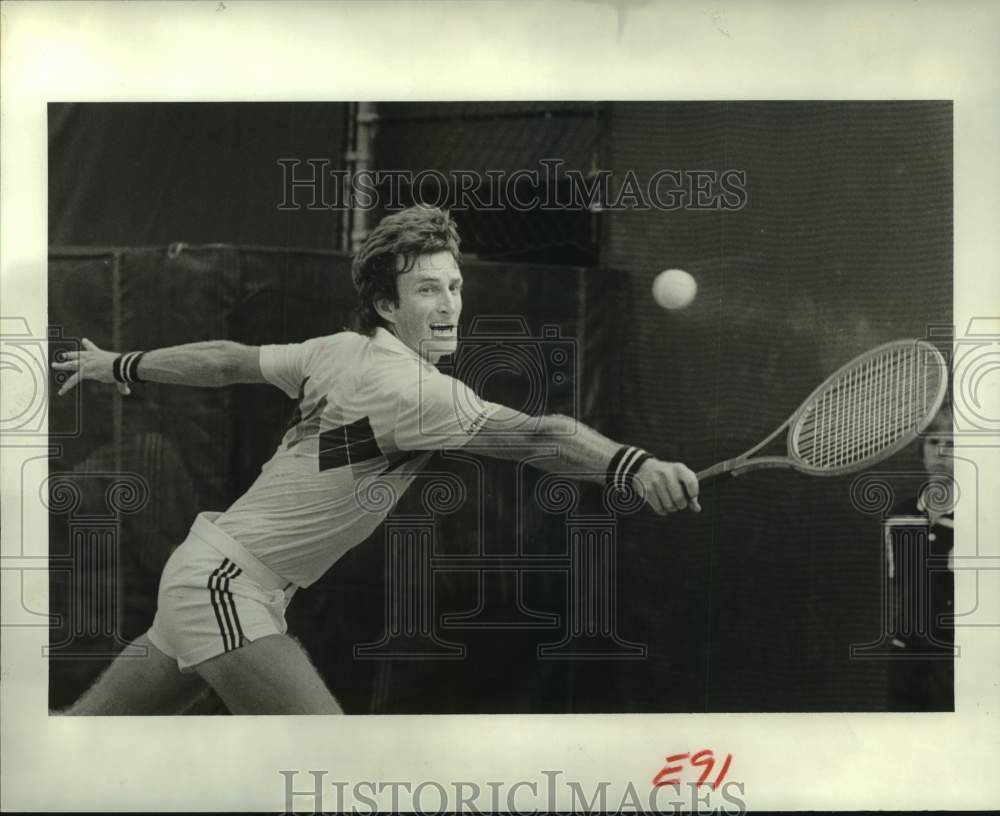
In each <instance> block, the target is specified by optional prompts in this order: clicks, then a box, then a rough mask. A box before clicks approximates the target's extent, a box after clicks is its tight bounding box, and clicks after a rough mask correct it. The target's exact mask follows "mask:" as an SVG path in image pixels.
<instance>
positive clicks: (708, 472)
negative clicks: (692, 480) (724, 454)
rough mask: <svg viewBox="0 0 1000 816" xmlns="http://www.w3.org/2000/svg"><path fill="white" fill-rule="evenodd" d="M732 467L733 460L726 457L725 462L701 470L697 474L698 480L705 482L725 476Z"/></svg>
mask: <svg viewBox="0 0 1000 816" xmlns="http://www.w3.org/2000/svg"><path fill="white" fill-rule="evenodd" d="M732 469H733V460H732V459H726V460H725V461H724V462H719V463H717V464H714V465H712V467H710V468H706V469H705V470H702V471H699V472H698V474H697V476H698V481H699V482H705V481H707V480H709V479H714V478H716V477H717V476H723V475H725V474H726V473H729V471H731V470H732Z"/></svg>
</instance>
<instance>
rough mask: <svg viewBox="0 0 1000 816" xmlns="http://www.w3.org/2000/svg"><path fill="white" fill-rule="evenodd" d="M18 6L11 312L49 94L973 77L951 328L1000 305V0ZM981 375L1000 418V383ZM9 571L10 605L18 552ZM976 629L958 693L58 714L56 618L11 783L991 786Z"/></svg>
mask: <svg viewBox="0 0 1000 816" xmlns="http://www.w3.org/2000/svg"><path fill="white" fill-rule="evenodd" d="M0 14H2V26H3V29H2V60H3V64H2V88H0V100H2V116H0V139H2V146H0V150H2V153H0V162H2V164H0V168H2V173H0V206H2V213H3V221H2V226H0V270H2V278H0V286H2V290H0V295H2V309H0V311H2V314H3V316H24V317H27V319H28V322H29V324H30V327H31V328H32V330H34V331H36V332H38V331H44V327H45V326H46V324H47V312H46V265H47V240H46V223H47V209H46V207H47V201H46V189H47V184H46V153H47V138H46V137H47V130H46V104H47V103H48V102H52V101H62V102H66V101H154V100H155V101H168V100H169V101H189V100H230V101H232V100H245V101H257V100H261V101H264V100H282V101H296V100H299V101H307V100H308V101H322V100H331V101H332V100H401V99H415V100H448V99H467V100H472V99H505V100H512V99H543V100H545V99H552V100H568V99H596V100H615V99H635V100H638V99H643V100H695V99H697V100H713V99H720V100H735V99H951V100H954V117H955V118H954V126H955V131H954V132H955V198H956V208H955V301H954V319H955V325H956V330H957V332H958V333H959V334H961V333H962V332H963V331H964V330H965V328H966V326H967V325H968V323H969V320H970V319H971V318H973V317H983V316H991V315H1000V292H998V288H1000V287H998V283H997V281H998V277H1000V276H998V272H1000V263H998V261H1000V230H998V229H997V223H998V216H1000V173H998V162H997V159H998V156H1000V49H998V48H997V43H998V42H1000V8H998V7H997V5H996V4H995V3H991V2H941V1H934V2H928V1H927V0H919V2H918V1H917V0H912V1H911V0H906V1H905V2H904V1H903V0H898V1H891V2H884V3H878V4H874V3H859V2H853V3H852V2H848V3H839V4H829V5H825V4H820V3H815V4H814V3H800V4H796V3H791V2H789V3H780V2H773V3H762V2H743V3H736V2H729V3H710V4H708V3H705V4H702V3H694V2H686V3H673V4H646V3H644V2H643V0H633V1H632V2H629V0H617V2H615V0H576V1H575V2H574V1H571V0H556V1H555V2H544V3H543V2H529V1H528V0H525V2H502V1H501V0H481V1H480V2H466V3H459V2H454V1H452V2H449V1H448V0H443V1H442V2H437V1H436V0H432V1H430V2H419V3H418V2H406V1H405V0H393V1H388V0H387V1H386V2H378V3H362V2H339V3H324V2H313V3H308V2H306V3H296V2H250V1H248V0H222V2H220V0H206V2H159V3H156V2H152V3H151V2H127V3H118V2H104V3H91V2H64V3H45V2H7V3H4V4H3V6H2V11H0ZM994 378H995V375H994ZM993 383H994V385H995V383H996V380H995V379H994V380H993ZM5 387H6V386H5ZM6 396H7V397H12V396H13V397H14V398H16V397H17V395H12V394H11V393H10V392H9V391H8V392H7V394H6ZM984 396H985V397H986V398H988V399H989V400H992V404H991V405H987V406H984V411H985V412H986V414H987V415H988V416H990V417H996V416H998V412H997V407H998V404H1000V400H998V395H997V393H996V389H995V388H992V389H991V390H989V392H988V394H984ZM22 442H23V444H25V445H27V444H30V443H31V440H14V441H13V442H12V441H11V439H9V438H5V439H4V440H3V449H2V457H3V458H2V464H0V479H2V497H3V498H2V510H3V550H2V551H3V554H4V555H5V556H7V555H10V554H12V553H20V552H21V542H22V541H30V542H34V544H33V546H34V547H35V548H36V549H37V548H41V549H39V550H38V552H37V553H36V554H37V555H44V552H45V546H46V542H47V541H48V536H47V524H48V520H47V517H46V512H45V509H44V508H43V507H42V506H41V504H40V503H35V504H31V503H29V504H26V506H25V515H24V516H23V517H21V502H20V495H19V491H20V479H21V465H22V463H23V461H24V460H25V459H26V458H28V457H29V456H38V455H41V454H44V447H43V448H42V449H35V450H31V449H29V448H17V447H13V445H14V444H21V443H22ZM992 444H993V445H994V447H990V446H989V445H987V444H986V443H985V442H983V443H981V444H980V445H979V446H978V447H975V448H974V449H973V448H970V449H969V450H968V451H967V452H966V454H967V455H968V456H969V457H970V458H972V459H974V460H975V462H976V463H977V466H978V472H979V480H980V484H979V491H980V496H981V497H982V499H981V502H980V507H981V511H982V512H981V515H980V517H979V519H978V520H976V519H972V518H968V517H963V516H962V515H961V513H959V514H958V519H957V529H956V542H958V543H959V544H962V543H963V542H973V541H975V540H976V539H975V536H976V535H977V530H976V529H975V527H974V525H975V524H976V523H977V521H978V541H979V542H980V546H981V547H982V546H983V545H984V544H986V543H987V542H997V541H1000V532H998V531H1000V526H998V523H997V509H996V506H995V504H992V503H990V502H988V501H987V500H986V497H988V496H990V495H993V496H997V495H1000V484H998V481H1000V479H998V475H1000V467H998V449H997V447H996V445H1000V439H997V438H994V439H992ZM38 542H41V543H38ZM963 546H964V544H963ZM994 546H995V545H994ZM972 554H973V553H972V552H966V551H962V550H960V551H958V552H957V553H956V555H972ZM983 554H992V555H994V556H996V555H998V553H996V552H993V553H989V552H988V550H983ZM2 577H3V586H2V588H3V591H4V596H3V612H4V615H5V616H7V615H8V613H10V611H11V605H12V604H13V605H14V607H16V606H17V601H18V599H19V596H20V592H21V584H20V583H19V580H18V579H19V578H20V574H19V573H16V572H12V571H10V570H7V571H4V572H3V576H2ZM957 581H959V582H966V583H959V587H962V586H969V584H968V583H967V576H960V577H959V578H958V579H957ZM998 584H1000V573H998V572H994V573H993V575H992V576H990V575H988V574H987V575H986V576H985V577H983V578H981V579H980V592H981V593H982V592H987V593H988V592H994V593H995V594H997V595H1000V592H996V589H997V585H998ZM23 587H24V592H25V597H26V599H27V600H28V602H29V603H30V604H31V605H32V606H33V608H35V609H37V610H44V609H45V608H46V607H47V584H46V582H45V580H44V574H43V573H42V574H35V575H28V576H27V577H25V579H24V584H23ZM960 592H961V589H959V593H957V594H960ZM12 593H13V596H12ZM981 603H982V604H983V605H984V610H983V614H992V617H991V620H993V621H996V620H998V619H1000V610H998V608H997V606H996V605H995V604H994V605H992V606H989V604H988V603H987V599H981ZM987 606H989V608H988V609H987V608H986V607H987ZM14 612H15V613H16V612H17V609H16V608H15V609H14ZM6 620H9V618H7V617H5V621H6ZM956 634H957V639H958V643H959V646H960V648H961V650H962V656H961V657H960V658H959V659H958V660H957V661H956V713H955V714H954V715H952V714H921V715H889V714H884V715H883V714H851V715H838V714H808V715H801V714H798V715H781V714H757V715H751V714H744V715H722V714H714V715H686V714H671V715H615V716H583V715H579V716H530V717H529V716H479V717H471V716H469V717H463V716H433V717H430V716H421V717H397V716H385V717H365V716H359V717H346V718H343V719H330V718H321V717H297V718H282V717H257V718H249V717H232V718H229V717H218V718H212V719H211V720H206V719H204V718H183V717H170V718H157V719H145V718H143V719H138V718H137V719H131V718H117V719H116V718H87V719H70V718H60V717H51V718H50V717H48V716H47V714H46V708H47V693H48V683H47V665H46V662H45V661H44V659H43V658H42V657H41V652H42V647H43V646H44V645H45V643H46V641H47V635H48V631H47V629H46V628H45V627H43V626H38V627H10V626H4V627H3V629H2V631H0V637H2V652H0V660H2V684H0V705H2V709H0V713H2V733H0V744H2V768H3V774H2V777H0V780H2V781H0V784H2V805H3V807H4V809H12V810H94V811H112V810H128V809H136V810H262V811H271V812H278V811H281V810H283V809H284V800H283V790H284V788H283V780H282V778H281V777H280V775H279V774H278V771H279V770H280V769H298V770H300V771H301V772H302V774H301V775H300V780H301V782H300V784H302V785H304V784H306V783H307V781H308V777H307V776H306V774H305V772H306V771H308V770H322V769H325V770H328V771H329V775H328V777H327V778H328V779H330V780H332V779H339V780H354V781H356V780H365V779H371V780H379V779H394V780H403V779H410V780H414V781H420V780H427V779H437V780H440V781H457V780H467V781H477V782H479V783H480V784H481V785H485V783H486V782H487V781H489V780H501V779H506V780H514V779H526V780H541V779H542V778H543V777H542V775H541V772H542V771H543V770H556V769H558V770H561V771H563V773H564V777H563V779H575V780H580V781H586V780H601V779H606V780H610V781H612V782H613V783H614V785H615V787H616V788H617V789H622V788H623V787H624V785H625V784H626V783H627V782H632V783H633V784H634V785H636V787H637V788H638V789H639V790H640V791H645V790H647V788H646V787H645V786H647V785H648V783H649V780H651V778H652V777H653V775H654V774H655V773H656V772H657V771H658V770H659V768H660V767H661V766H662V764H663V758H664V756H665V755H667V754H669V753H673V752H679V751H686V750H697V749H698V748H702V747H709V748H713V749H714V750H715V751H716V752H717V753H732V754H733V755H734V763H733V767H732V770H731V771H730V774H729V778H730V779H731V780H738V781H742V782H743V783H744V784H745V792H744V798H745V800H746V802H747V805H748V806H749V807H750V808H751V809H753V810H762V809H779V810H780V809H821V810H825V809H883V808H893V809H895V808H900V809H927V808H931V809H933V808H947V809H966V808H970V809H977V808H988V807H996V806H1000V774H998V773H997V768H1000V740H998V739H997V733H998V729H1000V726H998V715H1000V704H998V703H1000V683H998V681H997V666H998V665H1000V628H998V627H982V628H961V629H959V630H958V631H957V633H956ZM664 694H669V689H664ZM251 746H253V749H252V750H251ZM430 801H434V800H433V799H431V800H430ZM613 804H616V803H613ZM613 804H612V806H613ZM327 806H328V807H332V803H331V802H328V803H327ZM557 806H558V807H560V808H563V809H565V808H567V807H569V806H570V803H569V801H568V800H563V801H560V802H558V803H557ZM300 807H304V804H303V803H301V802H300Z"/></svg>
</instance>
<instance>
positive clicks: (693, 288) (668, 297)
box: [653, 269, 698, 309]
mask: <svg viewBox="0 0 1000 816" xmlns="http://www.w3.org/2000/svg"><path fill="white" fill-rule="evenodd" d="M697 294H698V283H697V282H696V281H695V279H694V278H693V277H692V276H691V274H690V273H689V272H685V271H684V270H683V269H666V270H664V271H663V272H661V273H660V274H659V275H657V276H656V279H655V280H654V281H653V300H655V301H656V302H657V304H659V305H660V306H662V307H663V308H664V309H683V308H684V307H685V306H687V305H688V304H689V303H690V302H691V301H692V300H694V296H695V295H697Z"/></svg>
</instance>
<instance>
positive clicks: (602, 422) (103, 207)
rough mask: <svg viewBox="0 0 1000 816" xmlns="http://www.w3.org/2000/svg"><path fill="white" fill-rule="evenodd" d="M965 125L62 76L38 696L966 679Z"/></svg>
mask: <svg viewBox="0 0 1000 816" xmlns="http://www.w3.org/2000/svg"><path fill="white" fill-rule="evenodd" d="M951 131H952V116H951V105H950V103H948V102H933V101H930V102H922V101H921V102H773V103H762V102H746V103H740V102H707V103H686V102H682V103H651V102H649V103H647V102H640V103H588V104H581V103H567V102H532V103H502V102H497V103H436V104H435V103H371V102H358V103H345V104H297V103H292V104H266V103H248V104H206V103H199V104H169V103H161V104H109V105H101V104H93V103H77V104H67V105H52V106H50V107H49V205H50V206H49V250H50V260H49V281H48V292H49V301H48V302H49V325H50V326H59V327H60V328H61V330H62V334H63V336H62V338H61V339H60V343H61V344H64V348H62V349H60V350H59V351H58V352H57V353H56V357H57V358H58V359H56V360H54V361H53V363H52V368H53V369H54V370H55V371H56V372H57V375H56V376H57V378H59V379H61V385H60V386H59V390H58V391H57V393H56V394H55V396H53V398H52V404H51V406H50V417H51V420H50V422H51V425H50V428H51V431H52V432H54V433H56V434H58V433H60V432H61V431H63V430H64V429H65V430H69V427H70V424H71V423H72V422H74V421H75V420H76V418H77V413H76V409H77V405H78V404H79V406H80V409H81V414H82V420H81V423H80V433H79V434H78V435H77V436H75V437H74V438H73V439H72V441H67V443H66V444H65V445H64V446H63V449H62V452H61V455H60V456H58V457H54V458H53V459H52V461H51V463H50V475H49V492H50V512H51V516H50V524H49V536H50V540H49V552H50V554H51V556H50V557H51V559H52V562H51V564H50V581H51V583H50V587H51V595H50V603H51V604H52V611H53V612H54V613H55V614H56V615H57V617H58V619H59V620H60V621H61V622H62V625H61V626H58V627H53V628H52V630H51V640H50V658H51V661H52V662H51V663H50V671H49V684H50V692H49V693H50V703H51V705H52V707H53V709H55V710H59V711H65V712H66V713H70V714H176V713H180V712H182V711H185V710H188V709H189V707H193V709H192V710H194V711H198V712H200V713H213V712H214V713H222V712H231V713H235V714H319V713H337V712H339V711H344V712H347V713H357V714H447V713H467V714H491V713H508V712H509V713H526V714H531V713H553V714H555V713H588V712H591V713H618V712H640V713H654V712H669V711H682V712H732V711H880V710H886V708H901V709H902V710H912V711H928V710H936V711H947V710H952V709H953V701H952V695H953V689H952V680H951V673H952V666H951V662H952V659H953V657H952V649H951V637H950V634H948V631H949V630H950V628H951V627H950V626H946V625H945V623H944V621H943V617H944V616H945V615H947V614H949V613H953V607H952V598H951V596H952V594H953V592H952V588H951V586H950V584H949V582H948V581H947V576H946V575H945V574H944V571H943V569H942V568H939V567H941V566H942V565H939V564H938V563H937V561H936V560H935V561H933V562H932V561H931V559H932V558H933V559H942V558H943V559H947V556H948V555H949V552H950V547H948V546H947V545H946V542H947V541H949V540H950V537H951V526H950V516H951V512H952V511H951V508H950V507H947V506H944V505H946V504H947V499H948V495H947V494H948V493H949V492H950V484H949V482H948V481H947V474H948V471H949V468H950V458H949V453H950V450H949V441H950V439H949V437H950V426H951V422H950V419H949V417H950V407H949V395H948V385H949V377H948V372H947V368H946V363H945V359H944V356H943V353H942V352H941V351H939V350H938V347H939V346H940V347H942V348H944V347H945V345H946V344H947V343H950V342H951V339H952V338H951V336H950V334H945V333H944V331H943V330H944V329H947V328H948V327H950V326H951V324H952V313H951V304H952V287H953V272H952V254H951V233H952V208H951V200H952V188H953V185H952V170H951V168H952V141H951ZM140 179H141V180H142V181H143V183H142V184H139V183H138V182H139V180H140ZM229 201H232V202H233V206H227V205H226V204H222V203H223V202H229ZM220 204H221V205H222V206H220ZM71 346H72V348H71ZM880 349H881V350H880ZM855 358H857V359H858V362H856V363H854V362H852V361H853V360H854V359H855ZM845 365H847V366H848V368H847V371H846V372H843V373H839V374H838V373H837V372H838V369H842V367H843V366H845ZM831 375H834V376H833V378H832V379H830V377H831ZM817 388H819V390H818V391H816V389H817ZM126 390H127V392H128V393H123V392H125V391H126ZM810 392H813V393H810ZM800 404H802V405H803V406H804V410H803V411H801V412H800V413H798V414H796V411H797V410H798V409H799V406H800ZM793 414H796V415H795V417H794V419H793V421H792V422H791V423H789V424H788V426H787V427H786V428H784V430H782V432H781V433H780V434H779V436H778V437H776V438H775V443H776V444H775V445H774V450H773V451H772V450H771V448H769V447H767V446H765V448H761V449H760V451H759V453H758V454H756V455H752V456H750V457H749V458H748V459H747V460H746V463H745V464H740V462H739V460H736V457H737V455H738V454H741V453H743V452H744V451H746V450H747V449H750V448H754V447H755V446H756V445H757V443H759V442H761V441H763V440H764V439H765V437H767V436H768V435H769V434H770V433H771V432H772V431H774V430H775V429H778V428H780V426H782V425H783V424H784V423H785V421H786V420H787V419H788V418H789V417H790V416H792V415H793ZM64 417H65V419H63V418H64ZM786 437H787V440H786ZM925 449H926V450H925ZM727 460H728V463H727V464H725V466H724V467H723V468H721V469H716V470H715V471H713V469H712V467H711V466H712V465H713V464H714V463H716V462H727ZM733 460H736V461H735V462H734V461H733ZM763 466H770V467H769V468H767V469H764V467H763ZM758 468H760V469H759V470H758ZM699 472H700V473H701V476H700V477H699ZM744 474H746V475H745V476H744ZM859 474H860V475H859ZM941 476H943V477H944V478H939V477H941ZM734 477H737V478H734ZM928 491H930V493H928ZM937 493H941V494H942V495H941V496H938V495H937ZM928 502H932V503H935V506H934V507H933V509H931V508H927V507H925V505H926V504H927V503H928ZM897 504H899V505H900V506H902V505H904V504H905V506H906V510H907V514H908V517H916V516H919V517H920V521H919V522H917V521H913V522H912V524H913V525H917V526H916V527H912V525H910V526H906V527H904V528H902V529H903V531H905V532H902V531H901V532H900V533H899V534H898V535H897V536H896V538H897V539H899V540H900V541H901V540H902V539H903V538H906V539H907V540H908V541H909V540H910V538H911V532H912V538H913V541H914V544H913V546H914V547H922V548H923V550H922V551H921V552H920V553H918V552H913V553H909V552H908V551H904V552H897V553H896V555H895V558H894V561H887V559H888V558H889V557H890V551H891V548H890V550H885V549H884V548H882V547H880V546H879V542H880V540H881V538H882V537H883V529H882V528H883V524H884V523H885V522H886V521H888V520H889V519H892V518H894V517H895V516H897V515H899V513H900V512H902V511H901V509H900V508H897V507H896V505H897ZM918 505H919V509H918ZM937 505H940V506H937ZM699 511H700V512H699ZM102 515H105V516H107V517H108V528H107V529H102V528H100V527H95V525H94V524H93V521H92V519H94V518H95V517H99V516H102ZM84 519H86V521H85V522H83V523H82V525H81V521H82V520H84ZM921 524H922V525H924V526H925V527H927V525H931V526H932V527H933V528H934V530H938V528H941V529H940V531H939V532H938V535H937V540H939V541H940V544H938V545H937V546H934V547H930V548H928V547H927V544H926V543H919V542H924V540H925V539H927V538H928V534H929V533H930V527H928V529H927V531H925V533H924V534H923V535H922V536H918V535H917V533H916V530H917V529H919V526H920V525H921ZM911 527H912V531H911ZM893 529H895V528H893ZM112 530H113V532H110V531H112ZM935 544H937V542H936V541H935ZM73 559H79V563H74V562H73ZM921 559H922V560H921ZM896 561H905V562H906V564H905V565H903V564H900V569H899V571H898V572H899V576H898V579H896V583H895V585H890V584H888V583H887V581H886V580H884V579H887V578H889V577H894V578H895V573H894V572H893V569H892V567H893V566H895V562H896ZM910 561H912V562H913V563H912V565H911V564H910ZM67 565H68V567H69V568H66V567H67ZM904 566H905V568H904ZM943 566H944V567H946V561H945V562H944V565H943ZM911 570H912V574H911ZM904 574H905V576H906V580H908V581H909V580H910V579H911V578H912V580H913V586H912V587H911V586H909V585H904V584H902V583H900V581H902V579H903V576H904ZM928 580H932V581H933V584H934V590H935V591H934V593H933V595H928V597H925V596H924V595H925V594H927V593H925V590H926V589H927V581H928ZM890 586H893V588H894V589H895V590H896V591H895V592H894V593H892V599H894V600H895V601H898V605H899V607H900V608H899V609H892V610H890V611H891V612H892V613H893V614H892V615H891V616H890V617H889V618H887V619H885V620H884V621H883V617H882V612H883V608H884V606H885V602H886V601H888V600H890V596H889V594H888V593H887V590H888V589H889V587H890ZM300 593H301V594H300ZM920 593H924V594H920ZM293 596H294V599H293ZM911 596H912V597H911ZM911 610H912V611H913V612H914V613H919V614H922V615H924V616H925V617H926V620H912V619H911V617H912V616H910V615H909V614H907V615H906V617H905V619H903V616H904V613H909V612H910V611H911ZM95 613H96V614H95ZM78 615H83V618H82V619H79V618H78V617H77V616H78ZM102 615H103V616H104V619H103V620H101V616H102ZM896 618H899V619H898V620H897V619H896ZM939 618H941V619H942V620H940V621H939ZM883 623H884V625H883ZM894 642H897V643H907V646H900V645H894ZM889 647H892V648H894V649H896V650H898V655H897V653H896V652H893V651H892V650H891V649H890V648H889ZM119 649H120V650H121V651H120V652H119ZM907 649H909V650H910V651H912V652H915V653H916V654H917V655H918V657H913V658H911V657H910V655H909V653H908V652H907ZM97 655H104V656H105V657H107V658H110V657H112V656H114V657H116V659H115V660H114V662H113V663H112V664H111V666H110V668H106V667H105V666H104V665H103V663H102V661H101V660H99V659H95V658H96V657H97ZM897 656H898V657H899V658H900V659H899V660H897V659H895V658H896V657H897ZM904 656H905V657H906V658H907V659H906V661H905V663H904V661H903V660H902V658H903V657H904ZM903 666H905V669H902V670H903V671H905V673H906V675H907V679H906V680H902V681H899V682H896V678H895V675H896V674H897V673H898V670H900V667H903ZM735 667H739V670H738V671H734V670H733V669H734V668H735ZM899 683H902V686H900V685H899ZM918 686H919V691H918V690H917V687H918ZM904 687H905V689H908V690H904ZM203 692H205V694H203ZM67 706H68V707H67Z"/></svg>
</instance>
